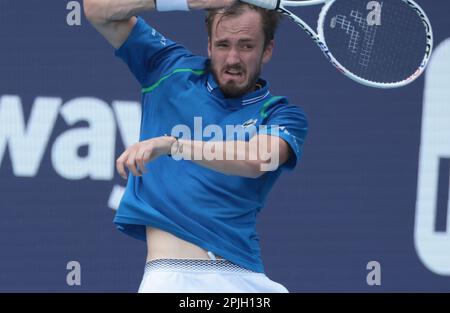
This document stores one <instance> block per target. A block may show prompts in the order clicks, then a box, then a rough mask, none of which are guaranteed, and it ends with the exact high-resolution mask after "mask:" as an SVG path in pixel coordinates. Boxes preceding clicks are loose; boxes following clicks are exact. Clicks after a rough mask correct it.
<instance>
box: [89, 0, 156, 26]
mask: <svg viewBox="0 0 450 313" xmlns="http://www.w3.org/2000/svg"><path fill="white" fill-rule="evenodd" d="M83 7H84V11H85V13H86V16H87V17H88V18H89V19H90V20H94V21H103V22H117V21H123V20H128V19H130V18H131V17H132V16H134V15H136V14H139V13H140V12H143V11H148V10H152V9H154V8H155V1H154V0H84V1H83Z"/></svg>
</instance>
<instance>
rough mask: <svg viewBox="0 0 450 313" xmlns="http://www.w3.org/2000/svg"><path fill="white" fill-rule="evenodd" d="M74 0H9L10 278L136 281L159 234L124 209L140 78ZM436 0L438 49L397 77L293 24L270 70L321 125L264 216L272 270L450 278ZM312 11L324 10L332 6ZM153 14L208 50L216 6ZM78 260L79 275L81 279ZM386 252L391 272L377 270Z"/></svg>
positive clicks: (435, 17) (337, 276) (333, 287)
mask: <svg viewBox="0 0 450 313" xmlns="http://www.w3.org/2000/svg"><path fill="white" fill-rule="evenodd" d="M68 2H69V1H64V0H47V1H37V0H29V1H26V2H21V1H5V0H2V1H1V2H0V47H1V49H0V214H1V215H0V268H1V271H0V291H69V292H70V291H129V292H135V291H136V290H137V287H138V285H139V283H140V279H141V275H142V273H143V266H144V260H145V245H144V243H143V242H139V241H137V240H134V239H132V238H130V237H127V236H125V235H123V234H122V233H120V232H118V231H117V230H116V229H115V227H114V225H113V224H112V218H113V216H114V208H115V206H116V204H117V201H118V199H119V198H120V193H121V190H122V188H123V185H124V181H123V180H122V179H121V178H120V177H119V176H118V175H117V174H116V173H115V171H114V161H115V158H116V157H117V156H118V155H120V153H121V152H122V151H123V149H124V148H125V145H127V144H131V143H133V142H134V141H136V140H137V130H138V126H139V125H138V123H139V113H140V112H139V100H140V93H139V85H138V83H137V82H136V81H135V80H134V79H133V77H132V76H131V74H130V73H129V71H128V69H127V68H126V66H125V65H124V64H123V63H122V62H121V61H120V60H118V59H116V58H115V57H114V56H113V49H112V48H111V47H110V46H109V44H108V43H107V42H106V41H105V40H104V39H103V38H102V37H101V36H100V35H99V34H98V33H97V32H96V31H95V30H94V29H93V28H92V27H91V25H90V24H89V23H88V22H87V20H86V19H85V18H84V16H82V18H81V25H80V26H77V25H74V26H70V25H68V24H67V21H66V18H67V14H69V12H70V10H68V9H67V8H66V5H67V3H68ZM80 2H81V1H80ZM420 4H421V5H422V6H423V8H424V9H425V10H426V11H427V13H428V15H429V17H430V20H431V21H432V25H433V28H434V32H435V40H436V42H435V47H436V50H435V54H434V56H433V59H432V61H431V64H430V66H429V68H428V70H427V73H426V75H424V76H422V77H421V78H420V79H419V80H417V81H416V82H414V83H413V84H412V85H409V86H407V87H405V88H401V89H396V90H376V89H371V88H368V87H364V86H360V85H358V84H356V83H354V82H352V81H351V80H348V79H347V78H345V77H344V76H342V75H341V74H340V73H338V72H337V71H336V70H334V69H333V68H332V67H331V66H330V65H329V63H328V62H327V61H326V59H325V58H324V57H323V55H322V54H321V53H320V51H319V50H318V48H317V47H316V46H315V44H314V43H313V42H312V41H311V40H310V39H309V38H308V37H307V36H306V35H305V34H304V33H303V32H302V31H300V30H299V29H298V27H297V26H296V25H294V24H293V23H291V22H290V21H287V20H285V21H284V22H283V23H282V25H281V27H280V29H279V32H278V36H277V40H276V50H275V55H274V58H273V60H272V62H271V63H270V64H269V65H268V66H266V68H265V70H264V75H263V76H264V77H265V78H266V79H268V80H269V81H270V83H271V86H272V92H273V93H274V94H277V95H286V96H288V97H289V98H290V100H291V102H292V103H295V104H298V105H300V106H302V107H303V109H304V110H305V111H306V113H307V114H308V116H309V122H310V132H309V137H308V138H307V142H306V145H305V147H304V158H303V160H302V162H301V165H300V167H299V168H298V169H297V170H296V171H295V172H293V173H288V174H285V175H284V176H283V177H282V178H281V179H280V181H279V182H278V184H277V185H276V187H275V188H274V190H273V191H272V193H271V195H270V196H269V200H268V203H267V206H266V208H265V209H264V210H263V212H262V213H261V215H260V217H259V224H258V230H259V232H260V235H261V241H262V251H263V258H264V263H265V267H266V270H267V273H268V275H269V277H271V278H272V279H273V280H275V281H279V282H280V283H282V284H284V285H285V286H286V287H287V288H288V289H290V291H292V292H302V291H364V292H378V291H447V292H448V291H450V229H449V227H448V225H450V214H448V207H449V196H448V195H449V176H450V170H449V167H450V166H449V164H450V161H449V160H450V40H448V38H449V37H450V19H448V12H450V3H449V2H448V1H423V0H422V1H420ZM302 10H303V11H304V13H301V16H305V17H306V19H307V20H309V21H310V22H311V23H314V21H315V19H316V17H317V14H318V8H307V9H302ZM297 12H298V11H297ZM143 16H144V17H145V18H146V20H147V21H148V22H149V23H150V24H152V25H153V26H154V27H156V28H157V29H158V30H160V31H161V32H163V33H164V34H165V35H167V36H168V37H170V38H172V39H174V40H176V41H179V42H182V43H183V44H184V45H185V46H187V47H188V48H190V49H191V50H192V51H194V52H195V53H199V54H205V53H206V43H207V41H206V39H207V36H206V32H205V30H204V27H203V16H204V15H203V12H190V13H164V14H161V13H160V14H158V13H154V12H152V13H149V14H145V15H143ZM70 261H77V262H79V264H80V266H81V285H79V286H69V285H68V284H67V282H66V276H67V275H68V273H69V272H70V269H69V270H68V269H67V268H66V265H67V264H68V262H70ZM370 261H377V262H379V264H380V266H381V285H380V286H369V285H368V284H367V282H366V276H367V275H368V274H369V272H370V269H367V268H366V266H367V264H368V263H369V262H370Z"/></svg>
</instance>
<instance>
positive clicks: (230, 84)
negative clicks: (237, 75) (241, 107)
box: [210, 61, 261, 98]
mask: <svg viewBox="0 0 450 313" xmlns="http://www.w3.org/2000/svg"><path fill="white" fill-rule="evenodd" d="M210 70H211V72H212V74H213V77H214V79H215V80H216V82H217V84H219V88H220V91H221V92H222V94H223V95H224V96H225V97H226V98H239V97H242V96H244V95H245V94H246V93H248V92H250V91H253V90H254V89H255V85H256V82H257V81H258V79H259V76H260V74H261V68H259V69H258V70H257V71H256V72H255V73H253V75H251V76H250V77H249V78H248V80H247V82H245V83H244V84H238V83H236V81H233V80H229V81H227V82H226V83H222V82H221V81H220V76H219V73H218V70H217V69H216V67H215V66H214V63H213V62H212V61H211V65H210ZM228 70H237V71H240V72H241V73H243V74H246V70H245V69H244V68H243V67H242V66H240V65H232V66H228V67H226V68H224V71H228Z"/></svg>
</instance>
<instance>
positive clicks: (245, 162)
mask: <svg viewBox="0 0 450 313" xmlns="http://www.w3.org/2000/svg"><path fill="white" fill-rule="evenodd" d="M268 139H269V138H268ZM172 149H175V150H176V151H172V153H175V154H174V157H175V158H176V159H185V160H191V161H192V162H195V163H197V164H199V165H202V166H204V167H207V168H209V169H212V170H215V171H218V172H221V173H223V174H228V175H237V176H244V177H251V178H256V177H258V176H260V175H262V174H263V173H264V172H267V171H273V170H275V169H276V168H277V167H278V166H279V165H280V164H279V163H280V149H279V147H278V146H277V144H276V143H275V142H272V141H271V140H270V139H269V140H268V141H267V140H259V141H258V140H252V141H250V142H247V141H219V142H217V141H216V142H211V141H209V142H205V141H195V140H192V141H191V140H178V143H176V144H175V145H174V146H173V147H172ZM281 159H282V161H284V160H283V159H285V157H284V156H281Z"/></svg>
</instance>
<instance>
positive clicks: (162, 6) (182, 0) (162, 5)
mask: <svg viewBox="0 0 450 313" xmlns="http://www.w3.org/2000/svg"><path fill="white" fill-rule="evenodd" d="M155 4H156V10H158V11H160V12H167V11H189V5H188V0H155Z"/></svg>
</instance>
